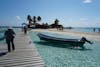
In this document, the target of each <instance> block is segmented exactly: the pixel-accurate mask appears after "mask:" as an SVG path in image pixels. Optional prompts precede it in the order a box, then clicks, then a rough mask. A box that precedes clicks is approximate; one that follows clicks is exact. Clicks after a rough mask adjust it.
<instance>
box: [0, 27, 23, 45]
mask: <svg viewBox="0 0 100 67" xmlns="http://www.w3.org/2000/svg"><path fill="white" fill-rule="evenodd" d="M1 30H5V31H6V30H7V28H0V31H1ZM13 30H14V32H15V33H17V32H18V31H20V30H21V29H20V28H13ZM5 31H3V32H0V37H3V36H4V32H5ZM4 43H5V40H0V44H4Z"/></svg>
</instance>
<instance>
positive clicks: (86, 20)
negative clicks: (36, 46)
mask: <svg viewBox="0 0 100 67" xmlns="http://www.w3.org/2000/svg"><path fill="white" fill-rule="evenodd" d="M99 6H100V0H0V25H14V26H18V25H21V24H22V23H23V22H25V23H27V19H26V18H27V15H31V16H41V17H42V21H41V23H46V22H47V23H49V24H51V23H53V21H54V20H55V19H56V18H57V19H59V21H60V23H61V24H63V25H64V26H72V27H100V8H99Z"/></svg>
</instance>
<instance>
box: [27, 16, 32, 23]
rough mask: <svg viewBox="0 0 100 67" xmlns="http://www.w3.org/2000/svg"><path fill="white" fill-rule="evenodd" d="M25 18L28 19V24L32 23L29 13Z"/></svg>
mask: <svg viewBox="0 0 100 67" xmlns="http://www.w3.org/2000/svg"><path fill="white" fill-rule="evenodd" d="M27 20H28V21H29V24H30V23H32V18H31V16H30V15H28V16H27Z"/></svg>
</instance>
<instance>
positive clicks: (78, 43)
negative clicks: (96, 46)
mask: <svg viewBox="0 0 100 67" xmlns="http://www.w3.org/2000/svg"><path fill="white" fill-rule="evenodd" d="M37 36H38V37H39V38H40V40H45V41H49V42H59V43H65V44H69V45H71V46H72V47H81V48H84V44H85V42H88V43H90V44H92V43H91V42H90V41H88V40H87V39H86V38H84V37H83V38H82V39H67V38H59V37H53V36H50V35H47V34H44V33H38V34H37Z"/></svg>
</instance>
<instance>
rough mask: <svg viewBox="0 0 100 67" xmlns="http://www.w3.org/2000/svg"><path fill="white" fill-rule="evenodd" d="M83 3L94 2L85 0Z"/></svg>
mask: <svg viewBox="0 0 100 67" xmlns="http://www.w3.org/2000/svg"><path fill="white" fill-rule="evenodd" d="M83 3H92V0H83Z"/></svg>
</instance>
